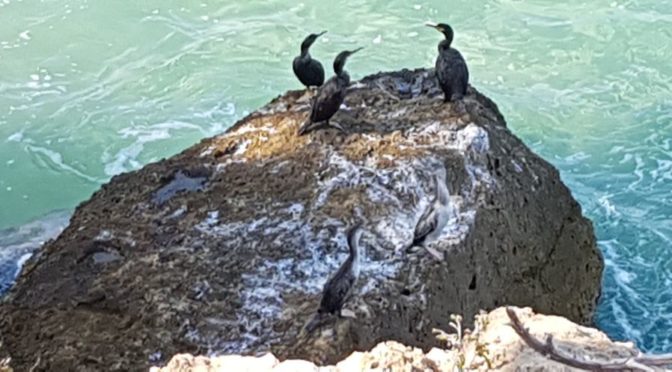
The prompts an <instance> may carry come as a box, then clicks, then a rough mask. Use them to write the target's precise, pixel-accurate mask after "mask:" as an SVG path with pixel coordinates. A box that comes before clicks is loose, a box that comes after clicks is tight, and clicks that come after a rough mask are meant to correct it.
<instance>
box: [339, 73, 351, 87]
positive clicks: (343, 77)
mask: <svg viewBox="0 0 672 372" xmlns="http://www.w3.org/2000/svg"><path fill="white" fill-rule="evenodd" d="M336 76H338V78H339V79H340V80H341V81H343V82H344V83H345V84H346V85H347V84H350V75H349V74H348V73H347V72H346V71H341V73H339V74H336Z"/></svg>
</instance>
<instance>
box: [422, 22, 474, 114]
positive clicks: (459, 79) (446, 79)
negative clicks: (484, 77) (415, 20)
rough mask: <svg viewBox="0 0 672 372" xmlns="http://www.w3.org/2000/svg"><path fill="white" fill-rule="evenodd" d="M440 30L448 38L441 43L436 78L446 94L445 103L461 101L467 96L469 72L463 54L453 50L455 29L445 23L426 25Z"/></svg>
mask: <svg viewBox="0 0 672 372" xmlns="http://www.w3.org/2000/svg"><path fill="white" fill-rule="evenodd" d="M426 26H429V27H433V28H435V29H437V30H439V31H440V32H441V33H443V35H444V36H445V37H446V38H445V39H444V40H442V41H441V42H440V43H439V57H438V58H437V59H436V66H435V70H436V77H437V78H438V80H439V86H440V87H441V90H443V93H444V102H453V101H459V100H461V99H462V97H464V96H465V95H466V94H467V84H468V83H469V70H468V69H467V63H466V62H465V61H464V58H463V57H462V54H460V52H459V51H458V50H457V49H455V48H451V46H450V45H451V44H452V42H453V28H452V27H450V25H447V24H445V23H439V24H436V23H426Z"/></svg>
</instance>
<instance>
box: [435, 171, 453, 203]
mask: <svg viewBox="0 0 672 372" xmlns="http://www.w3.org/2000/svg"><path fill="white" fill-rule="evenodd" d="M436 200H438V202H439V203H441V205H447V204H448V200H450V194H449V193H448V186H447V185H446V177H445V175H444V174H441V175H437V176H436Z"/></svg>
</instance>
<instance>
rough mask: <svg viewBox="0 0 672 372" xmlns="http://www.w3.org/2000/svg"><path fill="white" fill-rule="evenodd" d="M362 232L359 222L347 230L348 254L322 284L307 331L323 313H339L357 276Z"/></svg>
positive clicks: (318, 321) (319, 319)
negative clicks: (315, 310)
mask: <svg viewBox="0 0 672 372" xmlns="http://www.w3.org/2000/svg"><path fill="white" fill-rule="evenodd" d="M362 232H363V230H362V224H361V223H357V224H356V225H354V226H353V227H351V228H350V229H349V230H348V233H347V238H348V248H349V250H350V254H349V256H348V258H347V259H346V260H345V261H344V262H343V264H342V265H341V267H340V268H339V269H338V271H337V272H336V274H334V276H332V277H331V278H330V279H329V280H328V281H327V283H326V284H325V285H324V289H323V290H322V300H321V301H320V307H319V308H318V309H317V314H315V316H314V317H313V318H312V320H311V321H310V322H309V323H308V324H307V325H306V327H305V329H306V331H307V332H312V331H313V329H315V327H316V326H317V325H318V324H319V323H320V321H321V320H322V318H323V317H324V316H325V315H327V314H332V315H334V314H336V315H340V313H341V309H342V308H343V304H344V303H345V300H346V299H347V297H348V294H349V293H350V291H351V290H352V287H353V286H354V285H355V282H356V281H357V278H358V277H359V259H360V256H361V251H360V249H361V248H360V246H359V239H360V238H361V236H362Z"/></svg>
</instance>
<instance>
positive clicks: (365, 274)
mask: <svg viewBox="0 0 672 372" xmlns="http://www.w3.org/2000/svg"><path fill="white" fill-rule="evenodd" d="M308 101H309V100H308V96H307V95H304V92H289V93H287V94H285V95H284V96H281V97H279V98H277V99H275V100H274V101H272V102H271V103H270V104H268V105H267V106H265V107H263V108H262V109H260V110H259V111H258V112H255V113H253V114H252V115H250V116H248V117H247V118H245V119H243V120H241V121H240V122H239V123H237V124H236V125H235V126H234V127H233V128H232V129H231V130H229V131H228V132H227V133H226V134H224V135H221V136H218V137H214V138H211V139H207V140H204V141H202V142H201V143H200V144H198V145H195V146H193V147H191V148H190V149H188V150H186V151H184V152H183V153H181V154H179V155H176V156H174V157H172V158H170V159H167V160H164V161H161V162H158V163H155V164H150V165H148V166H146V167H144V168H143V169H141V170H139V171H137V172H132V173H128V174H124V175H121V176H117V177H114V178H113V179H112V180H111V181H110V183H108V184H107V185H105V186H103V187H102V188H101V190H100V191H98V192H97V193H96V194H95V195H93V197H92V198H91V199H90V200H89V201H87V202H85V203H83V204H82V205H80V206H79V207H78V208H77V211H76V212H75V214H74V216H73V217H72V220H71V224H70V226H69V227H68V228H67V229H66V230H65V231H64V232H63V233H62V234H61V235H60V237H59V238H58V239H57V240H55V241H52V242H50V243H48V244H46V245H45V247H44V248H43V249H42V251H41V252H40V254H38V255H36V256H35V257H34V258H33V259H31V260H30V261H29V262H28V264H27V265H26V267H25V269H24V270H23V272H22V274H21V276H20V278H19V279H18V282H17V285H16V287H15V288H14V289H13V290H12V292H11V293H10V294H9V296H8V297H7V298H6V300H5V301H4V303H3V304H2V305H1V307H0V319H1V320H0V335H1V337H2V340H3V347H4V348H5V350H4V353H9V354H10V355H11V356H12V358H13V359H12V363H13V365H14V366H15V368H17V369H18V370H24V369H26V368H28V367H30V366H33V365H34V364H35V363H36V361H37V358H39V362H38V363H37V364H36V366H37V367H36V369H37V370H40V369H43V370H67V369H68V368H73V366H74V367H76V368H77V369H78V370H91V371H94V370H100V369H101V368H103V366H105V369H117V370H137V369H138V368H142V367H147V366H149V365H150V364H161V363H163V362H165V361H166V359H167V358H169V357H170V356H171V355H173V354H175V353H178V352H190V353H195V354H196V353H259V352H264V351H272V352H273V353H274V354H275V355H276V356H278V357H279V358H281V359H284V358H306V359H309V360H311V361H314V362H318V363H328V362H334V361H336V360H338V359H340V358H343V357H344V356H346V355H348V354H349V353H351V352H352V351H353V350H364V349H369V348H371V347H372V346H374V345H375V344H376V343H378V342H379V341H382V340H396V341H400V342H403V343H405V344H407V345H411V346H417V347H423V348H429V347H432V346H436V340H435V338H434V337H433V336H432V333H431V329H432V328H433V327H437V328H442V329H446V328H447V321H448V316H447V315H448V314H450V313H460V314H464V316H465V319H471V318H472V317H473V315H474V314H476V312H477V311H478V310H479V309H492V308H495V307H497V306H499V305H502V304H514V305H519V306H531V307H533V308H534V309H535V310H537V311H540V312H545V313H551V314H558V315H562V316H565V317H567V318H569V319H571V320H573V321H576V322H579V323H582V324H587V323H590V322H591V318H592V315H593V311H594V309H595V306H596V301H597V298H598V296H599V293H600V278H601V273H602V268H603V263H602V259H601V256H600V254H599V252H598V250H597V248H596V245H595V238H594V235H593V229H592V225H591V223H590V222H589V221H588V220H587V219H585V218H584V217H583V216H582V215H581V208H580V207H579V205H578V204H577V202H576V201H575V200H574V199H573V198H572V196H571V194H570V192H569V190H568V189H567V188H566V187H565V186H564V185H563V183H562V182H561V181H560V178H559V175H558V172H557V170H555V169H554V168H553V167H552V166H551V165H550V164H548V163H547V162H545V161H544V160H542V159H541V158H539V157H538V156H536V155H535V154H533V153H532V152H531V151H530V150H529V149H528V148H527V147H526V146H525V145H524V144H523V143H522V142H521V141H520V140H519V139H517V138H516V137H515V136H514V135H513V134H511V132H510V131H509V130H508V129H507V127H506V123H505V121H504V119H503V117H502V115H501V114H500V113H499V111H498V110H497V106H496V105H495V104H494V103H493V102H492V101H490V100H489V99H488V98H486V97H485V96H483V95H481V94H480V93H478V92H477V91H475V90H473V89H471V90H470V91H469V95H468V96H467V97H466V99H465V102H464V105H463V107H462V108H460V107H458V106H454V105H450V104H444V103H442V99H441V96H440V94H439V91H438V89H437V87H436V85H435V79H434V77H433V74H432V72H431V71H424V70H419V71H414V72H411V71H403V72H400V73H388V74H379V75H375V76H371V77H368V78H365V79H364V80H362V81H361V82H359V83H357V84H355V85H354V86H353V87H352V88H351V89H350V92H349V95H348V97H347V99H346V107H344V108H343V109H342V110H341V111H340V112H339V113H338V114H337V115H336V117H335V120H336V121H338V122H340V124H341V125H342V126H344V127H345V128H346V132H347V133H340V132H337V131H334V130H323V131H318V132H314V133H311V134H309V135H306V136H304V137H297V136H296V134H295V133H296V131H297V128H298V126H299V125H300V124H301V123H302V121H303V120H305V119H306V116H307V113H308V110H309V104H308ZM440 168H443V169H445V170H446V173H447V175H448V188H449V190H450V194H451V200H450V206H451V219H450V221H449V222H448V224H447V225H446V226H445V228H444V229H443V233H442V236H441V238H440V239H439V241H437V242H436V243H435V244H434V245H433V246H432V251H434V252H435V253H438V255H439V256H441V257H442V259H437V258H435V256H436V254H434V255H432V254H429V253H428V252H429V251H427V250H407V247H408V246H409V244H410V243H411V240H412V237H413V229H414V227H415V224H416V223H417V221H418V219H419V218H420V215H421V214H422V213H423V211H424V209H425V207H426V206H427V204H428V203H429V201H430V198H431V195H432V194H433V189H434V182H433V174H434V173H435V172H437V170H438V169H440ZM355 220H363V221H365V224H364V227H365V229H366V230H367V233H366V234H365V235H364V238H363V243H364V245H365V249H366V252H365V259H364V262H363V264H362V268H361V276H360V279H359V281H358V283H357V285H356V288H355V290H354V296H353V297H352V299H351V300H349V301H348V303H347V305H346V308H347V309H348V310H350V311H351V312H353V313H354V314H355V315H356V318H354V319H352V318H343V319H331V320H329V321H328V322H327V323H326V324H324V325H323V326H322V327H321V328H319V329H318V330H316V331H315V332H314V333H312V334H308V335H306V334H305V333H301V332H300V330H301V328H302V327H303V325H304V324H305V323H306V322H307V321H308V320H309V319H310V317H311V316H312V314H313V313H314V311H315V309H316V308H317V305H318V302H319V300H320V291H321V289H322V286H323V284H324V283H325V281H326V280H327V278H328V277H329V276H330V275H331V274H332V273H334V272H335V271H336V269H337V268H338V266H339V265H340V263H341V262H342V261H343V260H344V259H345V257H346V252H347V248H346V246H345V239H344V236H343V232H344V229H345V228H346V227H347V226H349V225H351V224H352V223H353V222H354V221H355ZM2 356H3V355H2V353H0V357H2Z"/></svg>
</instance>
